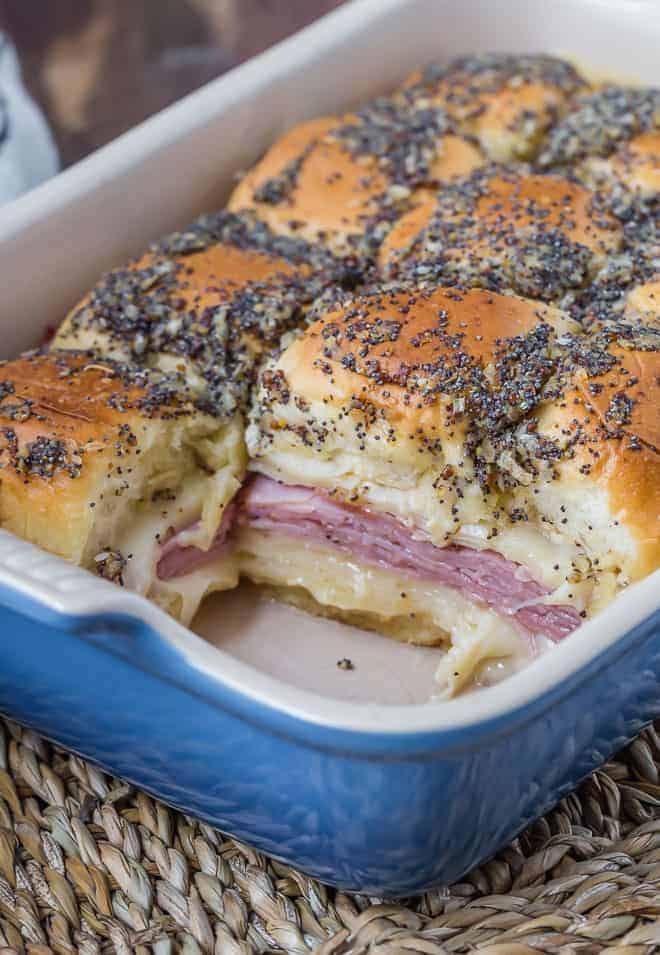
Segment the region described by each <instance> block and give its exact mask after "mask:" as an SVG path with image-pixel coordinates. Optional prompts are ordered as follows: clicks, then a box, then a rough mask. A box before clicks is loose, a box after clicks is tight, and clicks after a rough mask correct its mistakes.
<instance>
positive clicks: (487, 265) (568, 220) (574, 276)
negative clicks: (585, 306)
mask: <svg viewBox="0 0 660 955" xmlns="http://www.w3.org/2000/svg"><path fill="white" fill-rule="evenodd" d="M621 240H622V230H621V228H620V226H619V224H618V223H617V221H616V220H615V218H614V217H613V216H612V215H611V214H609V213H608V212H607V211H604V210H600V209H599V208H598V207H597V205H596V199H595V197H594V195H593V193H591V192H590V191H589V190H588V189H585V188H584V187H582V186H580V185H578V184H577V183H575V182H570V181H569V180H566V179H563V178H559V177H556V176H540V175H521V174H519V173H518V172H517V171H515V170H511V169H506V168H504V169H497V168H494V167H491V168H490V170H488V171H485V170H478V171H477V172H476V173H474V174H473V175H472V176H471V177H470V178H469V179H468V180H464V181H462V182H460V183H456V184H455V185H454V186H450V187H448V188H447V189H446V190H445V191H444V192H443V193H442V194H440V195H439V196H438V197H437V199H436V200H435V201H427V202H425V203H424V204H422V205H420V206H419V207H418V208H416V209H413V210H412V211H411V212H409V213H408V214H407V215H405V216H403V217H402V218H401V219H400V220H399V222H398V223H397V224H396V225H395V226H394V227H393V228H392V230H391V232H390V233H389V235H388V236H387V238H386V239H385V241H384V242H383V245H382V247H381V252H380V262H381V266H382V267H383V268H384V269H385V270H386V272H389V273H390V274H394V275H396V274H398V273H399V271H400V270H401V269H403V272H404V274H405V273H406V272H408V271H411V273H412V274H413V275H414V276H415V277H416V278H417V279H421V278H423V277H424V276H425V275H426V274H430V276H431V280H432V281H442V280H443V278H444V279H447V278H450V277H451V279H452V280H455V281H458V282H459V283H463V284H466V285H476V284H485V285H486V286H488V287H491V288H494V289H497V290H500V289H501V290H506V289H513V290H514V291H516V292H518V293H519V294H524V295H528V296H532V297H535V298H539V299H546V300H549V301H551V300H553V299H556V298H559V297H561V295H562V294H564V293H565V292H566V291H567V290H568V289H570V288H571V287H581V286H583V285H585V284H586V283H587V282H588V281H589V279H590V277H591V276H592V275H593V273H594V271H595V269H596V268H597V267H598V265H599V264H600V263H601V262H602V260H603V259H604V257H605V256H606V255H607V254H608V253H610V252H612V251H614V250H616V249H617V248H618V246H619V244H620V243H621ZM429 270H430V273H429Z"/></svg>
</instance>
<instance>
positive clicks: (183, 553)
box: [156, 498, 238, 580]
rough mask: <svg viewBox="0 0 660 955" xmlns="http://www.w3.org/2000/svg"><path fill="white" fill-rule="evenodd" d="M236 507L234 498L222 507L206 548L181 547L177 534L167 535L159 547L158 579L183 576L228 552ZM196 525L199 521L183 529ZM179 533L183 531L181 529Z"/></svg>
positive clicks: (189, 528)
mask: <svg viewBox="0 0 660 955" xmlns="http://www.w3.org/2000/svg"><path fill="white" fill-rule="evenodd" d="M237 508H238V501H237V500H236V498H234V500H233V501H231V503H230V504H228V505H227V507H226V508H225V509H224V511H223V514H222V520H221V521H220V526H219V528H218V530H217V532H216V535H215V538H214V539H213V543H212V544H211V546H210V548H209V549H208V550H201V549H200V548H199V547H186V546H184V547H182V546H181V544H180V543H179V534H173V535H172V536H171V537H168V539H167V540H166V541H165V543H164V544H163V545H162V547H161V549H160V556H159V558H158V566H157V567H156V573H157V574H158V579H159V580H171V579H172V578H173V577H183V576H185V574H190V573H191V572H192V571H193V570H197V568H198V567H202V566H203V565H204V564H208V563H210V562H211V561H212V560H217V559H218V558H219V557H224V555H225V554H228V553H229V552H230V551H231V541H230V540H229V532H230V531H231V529H232V525H233V523H234V518H235V516H236V511H237ZM197 526H199V522H198V523H197V524H194V525H191V526H190V527H186V528H184V529H183V530H185V531H189V530H192V529H193V527H197ZM179 533H183V531H180V532H179Z"/></svg>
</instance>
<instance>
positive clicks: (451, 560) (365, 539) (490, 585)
mask: <svg viewBox="0 0 660 955" xmlns="http://www.w3.org/2000/svg"><path fill="white" fill-rule="evenodd" d="M225 517H227V515H226V514H225ZM231 520H234V521H235V523H236V524H239V525H248V526H250V527H252V528H255V529H257V530H261V531H263V532H265V533H268V532H277V533H281V534H285V535H287V536H289V537H298V538H301V539H303V540H305V541H311V542H318V543H320V544H322V545H324V546H330V547H332V548H333V549H335V550H340V551H342V552H343V553H345V554H347V555H349V556H353V557H356V558H359V559H360V560H362V561H364V562H365V563H368V564H372V565H374V566H379V567H383V568H384V569H386V570H397V571H401V573H402V574H404V575H406V576H410V577H416V578H418V579H420V580H427V581H429V582H432V583H437V584H441V585H443V586H445V587H450V588H452V589H453V590H457V591H459V592H460V593H462V594H464V595H465V596H466V597H467V598H468V599H470V600H472V601H476V602H477V603H481V604H487V605H488V606H489V607H492V608H493V609H494V610H497V612H498V613H502V614H506V615H508V616H513V617H514V618H515V620H516V622H517V623H518V624H519V625H520V626H521V627H522V628H523V629H524V630H525V631H527V632H528V633H532V634H536V633H539V634H544V635H545V636H547V637H549V638H550V639H552V640H560V639H562V637H565V636H566V635H567V634H569V633H571V631H573V630H575V628H576V627H578V626H579V624H580V616H579V614H578V612H577V610H575V608H574V607H570V606H558V605H555V604H544V603H542V602H541V601H542V599H543V597H545V596H546V595H547V594H549V593H550V590H549V588H547V587H544V586H543V585H542V584H540V583H538V582H537V581H535V580H534V579H533V578H532V577H531V575H530V574H529V572H528V571H527V570H526V569H525V568H524V567H522V566H521V565H519V564H516V563H514V562H513V561H510V560H507V559H506V558H505V557H502V555H501V554H497V553H496V552H495V551H491V550H476V549H472V548H469V547H460V546H455V545H450V546H447V547H436V546H435V545H434V544H433V543H432V542H431V540H430V539H429V537H428V535H426V534H424V533H423V532H421V531H418V530H416V531H412V530H411V529H410V528H408V527H406V525H405V524H402V523H401V521H399V520H397V519H396V518H395V517H392V516H391V515H390V514H384V513H380V512H378V511H372V510H370V509H369V508H365V507H354V506H351V505H350V504H345V503H343V502H342V501H340V500H335V499H334V498H333V497H332V496H331V495H330V494H328V493H327V492H326V491H321V490H318V489H315V488H307V487H299V486H294V485H287V484H280V483H279V482H277V481H273V480H271V479H270V478H266V477H261V476H259V477H256V478H254V479H253V480H252V481H250V483H249V484H247V485H246V487H244V488H243V490H242V492H241V494H240V496H239V502H238V505H237V508H236V510H235V511H234V513H233V514H232V515H231V516H230V517H228V518H227V520H226V521H225V519H223V522H222V526H221V528H220V530H219V532H218V536H217V538H216V541H215V542H214V544H213V545H212V547H211V549H210V550H209V551H207V552H202V551H198V552H197V554H198V557H195V553H194V552H195V548H189V547H188V548H180V549H179V551H180V554H181V556H180V557H179V558H178V557H177V549H176V537H175V538H172V539H171V540H170V541H168V542H167V544H165V547H164V548H163V556H162V557H161V560H160V562H159V564H158V575H159V577H161V579H167V577H175V576H181V575H182V574H184V573H188V572H189V570H190V569H192V567H194V566H199V564H201V563H204V562H205V561H207V560H209V559H211V558H215V557H216V556H219V555H220V554H222V553H225V552H226V551H227V549H229V547H230V546H231V545H230V540H229V539H228V535H229V522H230V521H231ZM168 548H169V549H168ZM188 552H192V553H188Z"/></svg>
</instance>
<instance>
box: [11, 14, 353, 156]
mask: <svg viewBox="0 0 660 955" xmlns="http://www.w3.org/2000/svg"><path fill="white" fill-rule="evenodd" d="M342 2H344V0H0V33H1V32H4V33H5V34H6V37H8V38H9V41H10V43H9V44H7V49H8V53H10V52H11V50H10V44H13V46H14V47H15V48H16V51H17V53H18V58H19V61H20V64H21V67H22V72H23V83H24V85H25V87H26V88H27V90H28V92H29V93H30V94H31V96H32V98H33V100H34V101H35V102H36V104H37V105H38V107H40V109H41V112H42V113H43V115H44V116H45V117H46V120H47V122H48V124H49V126H50V129H51V132H52V135H53V137H54V140H55V144H56V147H57V151H58V153H59V161H60V164H61V165H62V166H68V165H70V164H71V163H73V162H75V161H76V160H78V159H81V158H82V157H83V156H85V155H87V154H88V153H90V152H91V151H92V150H94V149H96V148H97V147H99V146H102V145H103V144H104V143H107V142H108V141H109V140H111V139H113V138H114V137H115V136H118V135H119V134H120V133H122V132H124V131H125V130H127V129H129V128H130V127H131V126H134V125H135V124H136V123H139V122H140V121H141V120H143V119H145V118H146V117H147V116H150V115H151V114H153V113H155V112H157V111H158V110H159V109H162V108H163V107H164V106H167V105H168V104H170V103H172V102H174V100H177V99H179V98H180V97H181V96H184V95H185V94H186V93H189V92H191V91H192V90H194V89H196V88H197V87H199V86H201V85H202V84H203V83H206V82H208V81H209V80H211V79H214V78H215V77H216V76H219V75H220V74H221V73H223V72H225V71H226V70H228V69H230V68H231V67H233V66H236V65H237V64H238V63H241V62H242V61H244V60H246V59H247V58H249V57H251V56H254V55H255V54H256V53H259V52H261V51H262V50H264V49H266V48H267V47H268V46H271V45H272V44H273V43H276V42H277V41H278V40H281V39H283V38H284V37H286V36H288V35H289V34H291V33H293V32H294V31H295V30H298V29H300V28H301V27H303V26H306V25H307V24H309V23H311V22H312V21H313V20H315V19H316V18H317V17H319V16H321V15H323V14H324V13H328V12H329V11H331V10H333V9H335V8H336V7H338V6H340V5H341V3H342ZM4 96H5V100H6V99H7V98H8V97H7V93H6V92H5V94H4ZM2 98H3V90H2V74H1V73H0V143H1V142H2V138H3V124H5V123H7V122H8V120H7V114H8V115H9V122H10V121H11V109H10V110H8V111H7V110H6V109H5V110H4V111H3V110H2V108H1V107H2ZM5 105H6V104H5ZM9 105H10V106H11V103H10V104H9ZM3 116H4V118H3Z"/></svg>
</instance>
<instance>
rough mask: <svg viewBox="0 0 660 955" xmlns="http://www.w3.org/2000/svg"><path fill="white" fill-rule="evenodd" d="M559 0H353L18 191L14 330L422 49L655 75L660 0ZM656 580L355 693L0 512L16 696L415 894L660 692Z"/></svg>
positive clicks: (313, 860) (187, 786)
mask: <svg viewBox="0 0 660 955" xmlns="http://www.w3.org/2000/svg"><path fill="white" fill-rule="evenodd" d="M544 6H545V4H544V2H543V0H524V2H523V0H512V2H510V3H509V4H507V6H506V16H505V15H504V13H503V8H502V6H501V5H499V4H492V3H490V2H486V0H461V2H460V3H458V2H457V0H444V2H437V0H359V2H356V3H353V4H349V5H348V6H347V7H346V8H345V9H344V10H341V11H339V12H338V13H336V14H333V15H331V16H330V17H328V18H326V19H325V20H324V21H322V22H321V23H320V24H318V25H317V26H316V27H313V28H311V29H310V30H307V31H304V32H303V33H302V34H300V35H299V36H298V37H296V38H294V39H293V40H291V41H288V42H287V43H285V44H283V45H281V46H280V47H279V48H276V49H275V50H273V51H271V52H269V53H268V54H266V55H264V56H262V57H260V58H258V59H257V60H256V61H253V62H252V63H250V64H248V65H247V66H245V67H243V68H241V69H240V70H238V71H235V72H234V73H233V74H231V75H229V76H228V77H226V78H223V79H221V80H219V81H217V82H216V83H214V84H211V86H210V87H208V88H205V89H204V90H202V91H200V92H199V93H197V94H195V95H193V96H192V97H189V98H188V99H187V100H185V101H183V102H182V103H180V104H178V105H177V106H175V107H173V108H171V109H170V110H167V111H166V112H165V113H163V114H161V115H160V116H159V117H156V118H155V119H154V120H151V121H150V122H148V123H147V124H145V125H144V126H143V127H140V128H139V129H137V130H135V131H134V132H132V133H130V134H128V135H127V136H125V137H122V138H121V139H120V140H118V141H117V142H115V143H114V144H112V145H111V146H109V147H106V149H104V150H102V151H101V152H100V153H98V154H96V155H95V156H93V157H91V158H90V159H89V160H86V161H85V162H84V163H82V164H80V165H79V166H78V167H75V168H74V169H72V170H69V171H67V172H66V173H64V174H62V175H61V176H59V177H57V178H56V179H55V180H54V181H53V182H51V183H50V184H47V185H45V186H42V187H40V188H39V189H37V190H36V191H35V192H33V193H31V194H30V195H29V196H26V197H24V198H23V199H21V200H18V201H17V202H16V203H14V204H13V205H12V206H10V207H7V208H5V209H3V210H2V211H1V212H0V275H2V277H3V289H4V293H3V297H2V300H0V328H1V329H2V349H3V353H4V354H5V355H7V356H9V355H11V354H14V353H16V352H18V351H19V350H20V349H21V348H24V347H26V346H29V345H31V344H34V342H35V341H38V340H39V336H40V334H41V333H42V332H43V329H44V328H45V327H46V325H48V324H52V323H55V322H57V321H59V320H60V319H61V317H62V315H63V314H64V312H65V310H66V308H67V307H69V306H70V305H71V304H72V303H73V302H74V301H75V300H76V298H77V297H78V296H79V295H80V294H81V292H82V291H84V289H85V287H87V286H88V285H89V284H91V283H92V282H93V281H94V279H95V278H96V277H97V276H98V274H99V273H100V271H101V270H102V269H103V268H106V267H108V266H110V265H112V264H114V263H115V262H119V261H122V260H123V259H125V258H126V257H127V256H128V255H129V254H131V253H133V252H137V251H139V249H141V248H142V247H143V246H144V244H145V243H146V242H147V241H149V240H150V239H151V238H154V237H156V236H158V235H159V234H162V233H163V232H165V231H167V230H169V229H172V228H174V227H176V226H177V225H180V224H181V223H185V222H186V221H187V220H189V219H190V218H191V217H192V216H193V215H195V214H196V213H197V212H199V211H201V210H202V209H204V208H212V207H214V206H217V205H218V204H219V202H220V201H221V200H222V198H223V195H224V194H225V193H226V190H227V188H228V186H229V183H230V181H231V176H232V175H233V173H234V172H235V171H236V170H237V169H238V168H240V167H241V166H244V165H245V164H246V163H248V162H250V161H252V160H253V159H254V158H255V157H256V155H257V154H258V153H259V151H260V150H261V149H262V148H263V147H264V146H265V145H266V144H267V143H268V142H269V141H270V140H272V138H273V137H274V136H275V135H277V133H278V132H280V131H281V130H282V129H284V128H285V127H286V126H288V125H290V124H291V123H292V122H294V121H296V120H298V119H301V118H304V117H306V116H309V115H314V114H317V115H318V114H320V113H323V112H326V111H330V110H336V109H338V108H343V107H345V106H347V105H349V104H351V103H352V102H355V101H356V100H359V99H360V98H362V97H364V96H366V95H370V94H373V93H375V92H377V91H379V90H382V89H385V88H387V87H388V86H391V85H392V84H393V83H394V82H396V81H397V80H399V79H400V78H401V76H402V75H404V74H405V73H406V72H407V71H408V70H409V69H410V68H412V67H413V66H414V65H416V64H417V63H419V62H420V61H423V60H427V59H430V58H431V57H432V56H435V57H442V56H444V55H449V54H455V53H460V52H467V51H468V50H478V49H485V48H500V49H515V50H540V49H546V50H550V51H556V52H561V53H566V52H568V53H571V54H573V55H575V56H576V57H578V58H580V59H582V60H587V61H588V62H590V63H593V64H594V65H595V67H599V66H600V67H603V68H607V69H608V70H609V71H610V72H611V71H612V69H613V64H615V63H617V64H620V70H618V69H617V72H623V73H625V72H626V71H628V72H629V73H635V74H636V75H638V76H639V77H640V79H642V80H644V81H646V82H653V80H654V79H655V81H656V82H657V79H658V77H657V76H656V75H655V71H657V49H658V41H659V39H660V37H659V34H660V23H658V17H657V3H656V0H648V2H645V0H639V2H636V3H635V4H634V5H632V4H631V5H624V6H622V5H621V4H619V3H609V2H606V0H601V2H599V3H598V4H594V3H593V2H590V0H572V2H569V0H559V2H558V3H557V4H556V5H555V6H554V7H553V17H552V18H548V17H547V16H544V15H543V14H544V10H543V8H544ZM654 11H655V14H654ZM654 24H655V26H654ZM503 27H505V28H503ZM626 58H627V61H626ZM99 224H101V226H102V227H99ZM35 276H38V279H39V280H38V281H35ZM8 290H9V291H8ZM659 597H660V575H658V574H656V575H655V576H653V577H650V578H648V579H647V580H645V581H643V582H642V583H640V584H637V585H635V586H634V587H632V588H630V589H629V590H628V591H627V592H626V593H624V594H623V595H621V597H619V598H618V599H617V601H615V603H614V604H613V605H612V606H611V607H610V608H608V610H607V611H606V612H604V613H603V614H601V616H600V617H598V618H597V619H596V620H593V621H590V622H588V623H587V624H585V625H584V626H583V627H581V628H580V629H579V630H578V631H577V632H576V633H575V634H574V635H573V636H571V637H570V638H569V639H567V640H566V641H564V642H563V643H562V644H561V645H559V646H557V647H556V648H554V649H553V650H552V652H549V653H547V654H546V655H544V656H542V657H540V658H539V659H538V660H536V661H535V662H533V663H532V664H531V665H530V666H529V667H527V668H526V669H525V670H523V671H522V672H520V673H518V674H516V675H514V676H512V677H510V678H509V679H507V680H505V681H504V682H502V683H501V684H499V685H497V686H494V687H490V688H487V689H484V690H480V691H479V692H476V693H472V694H466V695H465V696H463V697H461V698H458V699H456V700H451V701H449V702H437V701H436V702H434V701H430V702H411V703H403V702H396V703H391V702H390V703H388V702H387V701H385V702H383V701H382V700H381V701H380V702H370V701H369V695H368V694H367V699H366V700H361V701H360V700H358V701H356V700H351V699H345V698H344V699H338V698H333V696H332V694H328V693H322V692H311V691H310V690H309V689H303V688H301V687H300V681H299V680H292V681H286V680H285V679H281V678H276V677H275V676H273V675H272V671H270V672H269V668H268V666H266V665H264V666H259V665H258V664H255V663H254V662H253V663H246V662H245V661H244V660H241V659H240V658H239V657H240V654H237V653H235V652H229V650H227V649H220V648H218V647H217V646H214V645H212V644H211V643H209V642H208V641H206V640H203V639H201V638H200V637H198V636H196V635H195V634H193V633H192V632H191V631H189V630H186V629H184V628H183V627H181V626H179V625H178V624H177V623H175V622H174V621H173V620H171V619H170V618H168V617H167V616H166V615H165V614H163V613H162V612H161V611H159V610H158V609H157V608H155V607H153V606H151V605H149V604H148V603H147V602H146V601H144V600H143V599H142V598H139V597H137V596H135V595H132V594H130V593H126V592H124V591H122V590H120V589H119V588H116V587H113V586H112V585H111V584H109V583H107V582H105V581H102V580H100V579H97V578H95V577H92V576H91V575H88V574H86V573H85V572H84V571H81V570H79V569H77V568H75V567H71V566H69V565H67V564H66V563H64V562H63V561H61V560H59V559H57V558H55V557H52V556H50V555H48V554H46V553H45V552H43V551H40V550H38V549H37V548H34V547H32V546H31V545H29V544H26V543H25V542H23V541H20V540H17V539H16V538H14V537H12V536H11V535H9V534H7V533H4V532H0V653H1V655H2V666H1V667H0V710H1V711H3V712H5V713H7V714H9V715H11V716H12V717H14V718H15V719H17V720H20V721H21V722H23V723H26V724H28V725H29V726H31V727H33V728H35V729H36V730H38V731H39V732H40V733H42V734H44V735H46V736H48V737H50V738H51V739H53V740H55V741H57V742H58V743H60V744H62V745H64V746H66V747H68V748H70V749H73V750H75V751H76V752H78V753H80V754H81V755H83V756H85V757H87V758H90V759H92V760H95V761H96V762H98V763H99V764H100V765H102V766H104V767H106V768H107V769H109V770H111V771H113V772H114V773H117V774H119V775H121V776H123V777H125V778H126V779H128V780H130V781H131V782H133V783H135V784H136V785H138V786H140V787H142V788H144V789H146V790H148V791H149V792H151V793H153V794H154V795H156V796H158V797H160V798H161V799H163V800H165V801H166V802H168V803H170V804H172V805H173V806H176V807H178V808H181V809H183V810H185V811H187V812H189V813H193V814H195V815H197V816H200V817H202V818H203V819H205V820H207V821H208V822H209V823H211V824H212V825H214V826H217V827H218V828H220V829H221V830H223V831H226V832H228V833H230V834H231V835H233V836H235V837H237V838H239V839H241V840H244V841H246V842H249V843H251V844H253V845H255V846H257V847H259V848H260V849H262V850H263V851H265V852H267V853H270V854H271V855H273V856H276V857H277V858H279V859H282V860H284V861H286V862H288V863H290V864H292V865H294V866H297V867H299V868H301V869H303V870H305V871H306V872H308V873H310V874H312V875H314V876H317V877H318V878H320V879H322V880H323V881H326V882H329V883H333V884H335V885H338V886H341V887H344V888H347V889H353V890H361V891H364V892H368V893H370V894H376V895H386V896H395V895H408V894H410V893H415V892H418V891H421V890H423V889H425V888H429V887H431V886H435V885H439V884H441V883H446V882H449V881H452V880H454V879H457V878H459V877H460V876H461V875H462V874H463V873H465V872H466V871H468V870H469V869H470V868H471V867H472V866H474V865H475V864H478V863H480V862H482V861H484V860H485V859H486V858H487V857H488V856H490V855H491V854H492V853H494V852H495V851H496V850H497V849H498V848H499V847H500V846H502V845H503V844H504V843H506V842H507V841H509V840H510V839H511V838H512V837H513V836H515V834H516V833H517V832H519V831H520V830H521V829H522V828H523V827H524V826H525V825H526V824H527V823H529V822H530V820H532V819H533V818H535V817H536V816H538V815H539V814H541V813H543V812H544V811H546V810H547V809H548V808H550V807H551V806H552V804H553V803H555V802H556V801H557V800H558V799H559V798H561V796H562V795H564V794H565V793H567V792H568V791H569V790H570V789H571V788H572V787H573V786H575V784H576V783H577V782H578V781H579V780H580V779H581V778H582V777H584V776H585V775H586V774H588V773H589V772H590V771H592V770H593V769H594V768H595V767H597V766H598V765H599V764H601V763H602V762H603V761H604V760H606V759H607V758H608V757H609V756H610V755H611V754H612V753H613V752H614V751H615V750H616V749H618V748H619V747H621V746H622V745H624V743H626V742H627V741H628V740H629V739H631V738H632V737H633V736H634V735H635V734H636V733H637V732H639V730H640V729H641V728H642V726H643V725H644V724H645V723H647V722H649V721H650V720H651V719H653V718H654V717H656V716H659V715H660V611H659V610H658V606H659V603H660V601H659ZM292 612H293V611H292ZM278 619H279V618H278ZM277 626H279V627H281V626H282V624H281V623H278V624H277ZM328 626H329V627H330V626H331V625H328ZM310 627H311V624H310ZM327 634H328V635H327V639H326V641H325V649H326V651H327V650H328V647H327V645H328V643H330V644H331V648H330V650H329V651H328V652H330V653H332V652H333V649H332V640H333V631H332V630H328V631H327ZM276 636H277V634H276V633H275V632H273V639H275V637H276ZM310 639H311V637H310ZM370 639H371V640H372V641H373V640H374V639H377V638H373V637H372V638H370ZM263 644H264V650H266V649H268V647H267V644H268V640H267V639H264V641H263ZM380 646H381V644H380V643H379V644H378V647H380ZM390 646H392V645H391V644H390V642H389V641H386V640H383V641H382V654H381V656H382V660H383V661H385V662H384V665H383V669H382V674H383V679H384V680H385V678H386V677H387V678H389V677H390V676H391V675H392V674H391V672H390V671H392V670H394V669H395V668H396V664H395V663H394V662H392V664H391V665H390V664H388V663H387V661H388V660H389V659H390V657H389V656H388V654H390V653H391V652H393V651H391V650H390V649H388V648H390ZM378 653H380V651H378ZM378 653H377V654H376V657H378ZM337 655H340V654H337ZM334 659H336V657H335V658H334ZM373 659H375V658H374V657H373V655H372V660H373ZM392 660H394V658H392ZM293 662H295V661H292V667H293ZM305 665H306V664H305ZM388 668H389V669H388ZM379 672H380V671H379ZM280 676H281V674H280ZM351 678H352V679H354V680H357V681H359V680H360V679H361V671H360V670H359V669H358V670H356V673H355V674H351ZM376 682H378V679H376ZM372 684H373V680H372Z"/></svg>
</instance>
